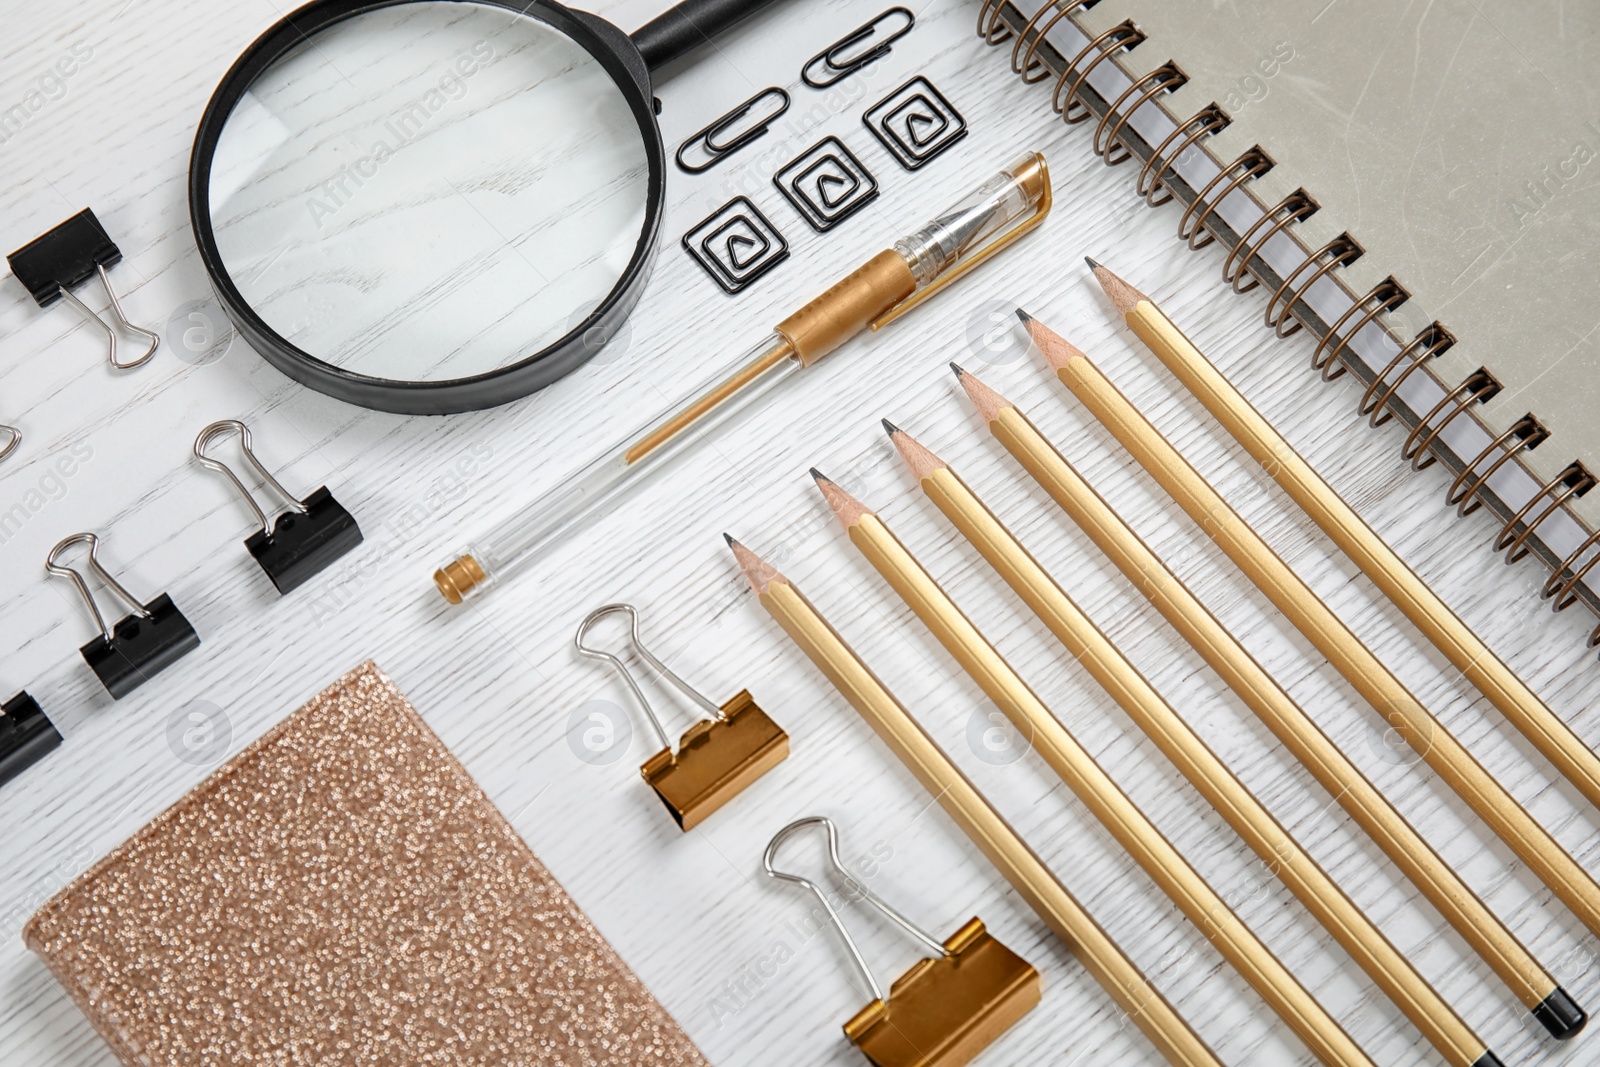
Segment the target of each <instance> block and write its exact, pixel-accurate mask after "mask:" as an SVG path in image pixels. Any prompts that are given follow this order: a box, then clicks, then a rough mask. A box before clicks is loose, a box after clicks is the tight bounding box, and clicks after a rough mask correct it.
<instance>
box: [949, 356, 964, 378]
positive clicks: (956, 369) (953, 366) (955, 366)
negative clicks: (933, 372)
mask: <svg viewBox="0 0 1600 1067" xmlns="http://www.w3.org/2000/svg"><path fill="white" fill-rule="evenodd" d="M950 371H951V373H953V374H954V375H955V376H956V380H957V381H960V380H961V376H962V375H964V374H966V373H967V372H966V371H964V370H962V369H961V364H959V363H957V362H955V361H954V360H951V361H950Z"/></svg>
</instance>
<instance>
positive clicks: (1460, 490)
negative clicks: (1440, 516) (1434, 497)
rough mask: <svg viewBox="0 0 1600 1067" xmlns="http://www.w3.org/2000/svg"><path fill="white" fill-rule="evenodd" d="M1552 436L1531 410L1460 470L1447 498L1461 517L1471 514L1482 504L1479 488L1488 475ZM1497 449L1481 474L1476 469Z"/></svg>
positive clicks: (1484, 483)
mask: <svg viewBox="0 0 1600 1067" xmlns="http://www.w3.org/2000/svg"><path fill="white" fill-rule="evenodd" d="M1549 436H1550V431H1549V430H1547V429H1545V428H1544V424H1543V423H1541V422H1540V421H1539V420H1538V419H1536V418H1534V416H1533V413H1532V412H1529V413H1528V414H1526V415H1524V416H1522V418H1520V419H1518V420H1517V421H1516V422H1514V423H1512V425H1511V429H1509V430H1507V431H1505V432H1504V433H1502V434H1501V435H1500V436H1499V437H1496V438H1495V439H1494V440H1493V441H1490V442H1489V443H1488V444H1487V445H1485V446H1484V449H1483V451H1482V452H1479V453H1478V455H1477V457H1476V458H1475V459H1473V461H1472V462H1471V463H1468V464H1467V465H1466V466H1465V467H1463V468H1462V469H1461V473H1460V474H1457V475H1456V476H1455V479H1454V480H1453V481H1451V483H1450V488H1448V489H1446V490H1445V494H1444V502H1445V503H1446V504H1448V505H1451V506H1453V507H1454V508H1455V509H1456V514H1457V515H1458V516H1460V517H1461V518H1466V517H1467V516H1468V515H1471V514H1472V513H1473V512H1474V511H1477V510H1478V508H1480V507H1482V506H1483V501H1481V500H1479V499H1477V496H1478V490H1479V489H1481V488H1483V487H1484V486H1485V485H1487V484H1488V482H1489V479H1490V478H1492V477H1494V472H1495V471H1497V470H1499V469H1500V468H1501V467H1503V466H1505V465H1506V464H1507V463H1509V462H1510V461H1511V459H1512V458H1513V457H1514V456H1516V455H1518V454H1519V453H1522V452H1528V451H1531V450H1532V449H1535V448H1537V447H1539V445H1541V444H1543V443H1544V440H1545V438H1547V437H1549ZM1497 451H1498V452H1499V453H1500V455H1499V457H1498V458H1496V459H1495V461H1494V462H1493V463H1491V464H1490V465H1489V469H1488V470H1486V471H1483V472H1482V473H1481V474H1480V473H1476V472H1477V470H1478V465H1479V464H1481V463H1482V462H1483V461H1484V460H1486V459H1488V458H1489V457H1490V456H1491V455H1493V454H1494V453H1495V452H1497Z"/></svg>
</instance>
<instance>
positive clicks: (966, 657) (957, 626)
mask: <svg viewBox="0 0 1600 1067" xmlns="http://www.w3.org/2000/svg"><path fill="white" fill-rule="evenodd" d="M849 534H850V540H851V542H852V543H853V544H854V545H855V546H856V547H857V548H858V549H860V550H861V554H862V555H864V556H865V557H866V558H867V560H868V562H870V563H871V564H872V565H873V567H874V568H875V569H876V570H877V571H878V573H879V574H881V575H882V576H883V577H884V579H885V580H887V581H888V582H889V584H890V585H891V586H893V587H894V589H895V591H896V592H897V593H899V594H900V596H901V598H902V599H903V600H905V602H906V603H907V604H908V605H909V606H910V607H911V609H912V611H914V612H915V613H916V614H917V617H918V618H920V619H921V620H922V621H923V623H924V624H925V625H927V627H928V628H929V629H930V630H932V631H933V633H934V636H936V637H937V638H938V639H939V642H940V644H942V645H944V647H945V649H946V650H947V651H948V652H949V653H950V654H951V656H953V657H954V658H955V660H956V661H957V662H958V663H960V664H961V666H962V668H963V669H964V670H965V671H966V672H967V674H969V675H970V676H971V677H972V679H973V680H974V681H976V682H977V683H978V685H979V686H980V687H981V688H982V689H983V691H984V692H985V693H986V694H987V695H988V697H989V699H990V700H993V701H994V702H995V704H996V705H997V706H998V707H999V708H1000V710H1001V711H1002V712H1004V713H1005V715H1006V716H1007V718H1009V719H1010V720H1011V721H1012V722H1013V723H1014V724H1015V725H1016V727H1017V729H1018V730H1020V731H1022V733H1023V736H1025V737H1028V738H1030V739H1031V740H1032V743H1033V747H1034V748H1035V749H1036V750H1037V751H1038V752H1039V754H1040V755H1041V756H1043V757H1044V760H1045V762H1046V763H1048V764H1050V766H1051V768H1052V769H1054V770H1055V772H1056V773H1057V774H1058V775H1060V777H1061V779H1062V781H1064V782H1065V783H1066V784H1067V786H1068V788H1070V789H1071V790H1072V791H1073V793H1074V794H1076V795H1077V797H1078V798H1079V799H1080V800H1081V801H1083V803H1084V805H1085V806H1086V807H1088V808H1089V810H1090V811H1091V812H1093V813H1094V815H1095V817H1096V818H1097V819H1099V820H1100V822H1101V824H1102V825H1104V826H1105V828H1106V829H1107V830H1108V831H1110V833H1111V835H1112V836H1113V837H1115V838H1116V839H1117V842H1118V843H1119V844H1121V845H1122V847H1123V848H1124V849H1126V850H1127V851H1128V853H1129V855H1131V856H1132V857H1133V858H1134V860H1135V861H1137V862H1138V864H1139V866H1141V867H1142V868H1144V870H1145V872H1146V873H1147V874H1148V875H1149V876H1150V878H1151V880H1152V881H1154V882H1155V883H1156V885H1157V886H1159V887H1160V888H1161V890H1162V891H1163V892H1165V893H1166V894H1167V896H1168V897H1170V898H1171V899H1172V902H1173V903H1174V904H1176V905H1178V907H1179V908H1180V909H1181V910H1182V911H1183V913H1184V914H1185V915H1186V916H1188V918H1189V921H1190V922H1192V923H1194V924H1195V926H1197V927H1199V928H1200V930H1201V931H1202V932H1203V933H1204V934H1205V935H1206V937H1207V938H1208V939H1210V941H1211V942H1212V944H1214V945H1216V946H1217V949H1218V951H1220V952H1221V953H1222V955H1223V957H1224V958H1226V959H1227V960H1228V962H1229V963H1230V964H1232V965H1233V967H1234V969H1235V970H1237V971H1238V972H1239V974H1240V975H1241V976H1242V977H1243V978H1244V979H1245V981H1247V982H1249V983H1250V985H1251V986H1252V987H1253V988H1254V989H1255V990H1256V992H1257V993H1259V994H1260V995H1261V997H1262V999H1263V1000H1265V1001H1266V1002H1267V1004H1268V1005H1270V1006H1271V1007H1272V1009H1273V1010H1274V1011H1275V1012H1277V1014H1278V1015H1279V1017H1280V1018H1282V1019H1283V1021H1284V1022H1285V1023H1287V1024H1288V1025H1289V1027H1290V1028H1291V1029H1293V1030H1294V1032H1295V1033H1296V1034H1298V1035H1299V1036H1300V1038H1301V1040H1302V1041H1304V1042H1305V1043H1306V1045H1307V1047H1309V1048H1310V1049H1311V1051H1312V1052H1313V1053H1314V1054H1315V1055H1316V1056H1317V1058H1318V1059H1319V1060H1321V1061H1322V1062H1323V1063H1324V1064H1328V1065H1330V1067H1332V1065H1339V1064H1342V1065H1355V1064H1363V1065H1365V1064H1370V1063H1371V1061H1370V1060H1369V1059H1368V1058H1367V1056H1366V1054H1365V1053H1364V1052H1362V1051H1361V1048H1360V1046H1358V1045H1357V1044H1356V1043H1355V1042H1354V1041H1353V1040H1352V1039H1351V1038H1350V1036H1349V1035H1348V1034H1346V1033H1345V1032H1344V1030H1343V1029H1342V1028H1341V1027H1340V1026H1339V1024H1338V1022H1337V1021H1336V1020H1335V1019H1334V1018H1333V1016H1331V1015H1329V1014H1328V1012H1327V1011H1326V1009H1324V1008H1323V1007H1322V1005H1321V1004H1319V1003H1317V1001H1316V999H1315V998H1314V997H1312V995H1311V994H1310V993H1309V992H1308V991H1307V990H1306V989H1305V987H1304V986H1302V985H1301V984H1300V982H1299V981H1298V980H1297V979H1296V978H1295V977H1294V975H1293V974H1291V973H1290V972H1289V970H1288V968H1286V967H1284V965H1283V964H1282V963H1281V962H1279V960H1278V958H1277V957H1276V956H1274V955H1273V954H1272V952H1271V950H1270V949H1268V948H1267V946H1266V945H1265V944H1263V943H1262V942H1261V940H1260V939H1259V938H1257V937H1256V936H1255V934H1254V933H1252V932H1251V930H1250V928H1249V927H1247V926H1245V924H1244V923H1243V922H1241V921H1240V920H1239V917H1238V916H1237V915H1235V914H1234V913H1233V911H1232V909H1230V908H1229V907H1228V905H1227V904H1226V902H1224V901H1223V899H1222V897H1221V896H1220V895H1219V894H1218V893H1217V892H1216V890H1214V889H1212V888H1211V886H1210V885H1209V884H1207V882H1206V881H1205V879H1204V878H1202V877H1201V876H1200V874H1199V872H1197V871H1196V870H1195V869H1194V868H1193V867H1191V866H1190V865H1189V863H1188V861H1187V860H1185V859H1184V858H1183V856H1182V855H1181V854H1180V853H1179V852H1178V850H1177V849H1175V848H1173V846H1172V843H1171V842H1169V841H1168V840H1167V839H1166V838H1165V837H1164V836H1163V835H1162V834H1161V831H1160V830H1158V829H1157V828H1156V827H1155V825H1154V824H1153V823H1151V822H1150V820H1149V819H1148V818H1147V817H1146V816H1145V814H1144V813H1143V812H1142V811H1140V810H1139V808H1138V807H1137V806H1136V805H1135V804H1134V803H1133V801H1132V800H1130V799H1129V798H1128V796H1127V795H1126V794H1125V793H1123V792H1122V790H1121V789H1120V788H1118V786H1117V784H1116V783H1115V782H1114V781H1112V780H1111V777H1110V776H1109V775H1107V774H1106V772H1105V771H1104V770H1102V769H1101V768H1100V765H1099V764H1097V763H1096V762H1095V761H1094V758H1093V757H1092V756H1090V755H1089V753H1088V752H1087V751H1086V750H1085V749H1084V748H1083V746H1082V745H1080V744H1079V743H1078V740H1077V738H1075V737H1073V736H1072V734H1071V733H1070V732H1069V731H1068V730H1067V729H1066V727H1064V726H1063V725H1062V724H1061V722H1060V721H1059V720H1058V719H1057V718H1056V717H1055V716H1054V715H1052V714H1051V713H1050V711H1049V709H1048V708H1046V707H1045V705H1044V704H1043V703H1042V702H1041V701H1040V700H1039V698H1038V697H1037V696H1035V695H1034V693H1033V691H1032V690H1031V689H1029V688H1028V686H1027V684H1026V683H1024V682H1023V681H1022V679H1021V678H1020V677H1018V675H1017V673H1016V672H1015V671H1014V670H1012V668H1011V666H1010V664H1008V663H1007V662H1006V661H1005V660H1004V659H1003V658H1002V657H1001V656H1000V654H999V653H998V652H996V651H995V649H994V647H993V646H992V645H990V644H989V643H988V641H986V640H985V639H984V637H983V635H982V634H980V633H979V632H978V630H977V628H976V627H975V626H973V625H972V623H971V622H970V621H969V620H968V619H967V617H966V616H965V615H963V614H962V613H961V611H960V609H959V608H957V607H956V606H955V604H954V603H953V602H952V601H951V600H950V598H949V597H948V596H946V595H945V593H944V590H942V589H941V588H939V586H938V584H937V583H936V582H934V580H933V579H932V578H931V577H930V576H929V575H928V573H927V571H925V570H923V569H922V567H921V566H920V565H919V564H918V563H917V561H916V560H915V559H914V558H912V556H911V553H910V552H908V551H907V550H906V549H905V547H904V546H903V545H901V544H900V542H899V541H898V540H896V539H895V537H894V535H893V534H892V533H890V532H889V528H888V527H887V526H885V525H884V524H883V522H882V521H881V520H880V519H879V518H878V517H877V516H876V515H873V514H871V513H867V514H865V515H864V516H862V517H861V518H860V520H859V521H857V522H855V523H854V524H853V525H852V526H850V528H849Z"/></svg>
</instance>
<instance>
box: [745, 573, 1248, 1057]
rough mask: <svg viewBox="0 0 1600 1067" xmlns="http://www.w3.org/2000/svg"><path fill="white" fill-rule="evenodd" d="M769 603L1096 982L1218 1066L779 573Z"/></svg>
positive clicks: (1148, 1023)
mask: <svg viewBox="0 0 1600 1067" xmlns="http://www.w3.org/2000/svg"><path fill="white" fill-rule="evenodd" d="M759 599H760V601H761V605H762V606H763V607H764V608H766V609H767V611H768V613H769V614H771V615H772V617H773V619H774V620H776V621H777V623H778V625H779V626H781V627H782V628H783V630H784V632H785V633H787V634H788V635H789V636H790V637H791V638H792V639H793V640H794V642H795V644H797V645H799V646H800V649H801V651H803V652H804V653H805V654H806V656H807V657H808V658H809V659H810V660H811V662H813V663H815V664H816V665H817V668H818V669H819V670H821V671H822V673H823V674H825V675H826V676H827V677H828V680H829V681H830V682H832V683H833V685H834V687H835V688H837V689H838V690H839V692H840V693H841V694H842V695H843V696H844V698H845V699H846V700H848V701H849V702H850V706H851V707H853V708H855V709H856V711H857V712H858V713H859V714H860V715H861V717H862V718H863V719H865V720H866V721H867V724H868V725H869V726H871V727H872V729H873V731H874V732H875V733H877V735H878V736H879V737H880V738H882V739H883V741H884V743H885V744H886V745H888V746H889V748H890V750H892V751H893V752H894V754H895V755H896V756H897V757H899V759H900V762H902V763H903V764H905V766H906V768H907V769H908V770H909V771H911V773H912V774H913V775H915V776H916V779H917V781H919V782H921V783H922V786H923V788H925V789H926V790H927V791H928V794H929V795H930V796H932V797H934V798H935V799H936V800H937V801H938V802H939V806H940V807H942V808H943V809H944V810H945V812H946V813H948V814H949V816H950V817H951V818H952V819H953V820H955V823H956V825H957V826H959V827H961V830H962V832H963V833H965V834H966V835H967V837H968V838H969V839H970V840H971V841H972V843H973V844H974V845H976V846H977V847H978V849H979V851H981V852H982V853H983V854H984V855H985V856H986V857H988V859H989V862H990V863H993V864H994V866H995V868H996V869H997V870H999V872H1000V873H1001V875H1003V876H1004V877H1005V879H1006V881H1007V882H1009V883H1011V886H1012V888H1014V889H1015V890H1016V891H1017V893H1018V894H1019V895H1020V896H1021V897H1022V899H1024V900H1026V901H1027V902H1028V906H1029V907H1031V908H1032V909H1033V910H1034V912H1035V913H1037V914H1038V916H1039V918H1041V919H1043V920H1044V922H1045V923H1046V924H1047V925H1048V926H1049V927H1050V929H1051V930H1053V931H1055V934H1056V936H1057V937H1059V938H1061V940H1062V941H1063V942H1064V943H1065V944H1066V945H1067V947H1068V948H1069V949H1071V950H1072V952H1073V954H1074V956H1076V957H1077V959H1078V961H1079V962H1080V963H1082V964H1083V966H1084V969H1085V970H1087V971H1088V972H1089V974H1090V975H1091V976H1092V977H1093V978H1094V980H1095V981H1097V982H1098V983H1100V985H1101V986H1102V987H1103V988H1104V989H1105V990H1106V992H1107V993H1109V994H1110V995H1111V998H1112V999H1113V1000H1114V1001H1116V1003H1117V1004H1118V1006H1120V1007H1121V1008H1122V1010H1123V1011H1125V1012H1127V1013H1128V1017H1129V1018H1130V1019H1132V1021H1133V1023H1134V1025H1135V1026H1137V1027H1138V1028H1139V1029H1140V1030H1141V1031H1142V1032H1143V1033H1144V1034H1145V1036H1146V1037H1148V1038H1149V1039H1150V1040H1151V1042H1152V1043H1153V1044H1154V1045H1155V1046H1156V1048H1157V1049H1158V1050H1159V1051H1160V1052H1161V1054H1162V1056H1164V1057H1165V1058H1166V1060H1167V1062H1168V1063H1170V1064H1172V1065H1173V1067H1222V1065H1221V1061H1220V1060H1218V1059H1217V1057H1216V1054H1215V1053H1213V1052H1212V1051H1211V1049H1209V1048H1208V1047H1207V1046H1206V1044H1205V1042H1204V1041H1202V1040H1201V1039H1200V1037H1199V1035H1197V1034H1196V1033H1195V1032H1194V1031H1193V1030H1192V1029H1191V1028H1190V1027H1189V1024H1188V1023H1186V1022H1184V1020H1183V1018H1182V1017H1181V1016H1180V1015H1178V1013H1177V1012H1176V1011H1175V1010H1174V1009H1173V1007H1172V1005H1171V1004H1169V1003H1168V1002H1167V1000H1166V999H1165V998H1164V997H1162V995H1161V994H1160V993H1159V992H1157V991H1156V989H1155V988H1154V987H1153V986H1151V985H1150V983H1149V981H1148V980H1147V979H1146V978H1145V976H1144V975H1143V974H1141V973H1140V971H1139V969H1138V968H1137V967H1136V966H1135V965H1134V964H1133V962H1132V961H1131V960H1129V959H1128V957H1127V956H1126V955H1124V954H1123V952H1122V950H1121V949H1119V948H1118V947H1117V946H1116V944H1115V943H1114V942H1113V941H1112V940H1111V939H1110V938H1109V937H1107V936H1106V933H1105V931H1103V930H1102V929H1100V926H1099V925H1098V924H1097V923H1096V922H1095V921H1094V919H1092V918H1091V917H1090V916H1089V914H1088V912H1086V911H1084V910H1083V906H1082V905H1080V904H1079V903H1078V901H1077V900H1076V899H1074V898H1073V896H1072V894H1071V893H1069V892H1068V891H1067V889H1066V887H1065V886H1063V885H1062V884H1061V882H1060V881H1059V880H1058V879H1057V878H1056V877H1055V875H1053V874H1052V873H1051V872H1050V870H1049V868H1047V867H1046V866H1045V865H1044V861H1042V860H1041V859H1039V857H1038V856H1037V855H1035V854H1034V852H1033V851H1032V850H1031V849H1029V848H1028V846H1027V845H1026V844H1025V843H1024V842H1023V840H1022V838H1021V837H1019V836H1018V835H1017V832H1016V831H1015V830H1013V829H1012V828H1011V826H1010V825H1009V824H1008V823H1007V822H1006V821H1005V819H1004V818H1002V817H1001V816H1000V814H999V813H998V812H997V811H995V809H994V807H993V806H992V805H991V804H990V803H989V802H988V800H986V799H985V798H984V796H983V794H982V793H980V792H978V790H977V788H976V787H975V786H974V785H973V784H972V783H971V782H970V781H968V780H967V778H966V777H965V776H964V775H963V774H962V773H961V772H960V770H958V769H957V768H956V765H955V764H954V763H953V762H951V760H950V757H949V756H947V755H945V753H944V751H943V750H942V749H940V748H939V746H938V745H937V744H935V743H934V741H933V739H932V738H931V737H929V736H928V735H927V733H926V732H925V731H924V730H923V729H922V728H921V727H920V726H919V725H918V724H917V723H916V721H915V720H914V719H912V717H911V715H910V714H909V713H908V712H907V711H906V710H905V708H904V707H902V706H901V705H900V703H899V702H898V701H896V700H895V698H894V697H893V696H892V695H891V694H890V693H889V691H888V690H887V689H886V688H884V686H883V683H882V682H880V681H878V679H877V678H876V677H875V676H874V675H873V674H872V672H871V671H870V670H868V669H867V667H866V665H865V664H864V663H862V662H861V660H860V658H859V657H858V656H857V655H856V654H855V652H854V651H853V650H852V649H851V648H850V647H849V646H848V645H847V644H845V642H844V639H843V638H841V637H840V636H839V635H838V634H837V633H835V632H834V630H833V628H832V627H830V626H829V625H828V624H827V622H826V621H824V620H823V618H822V616H821V615H820V614H818V613H817V610H816V609H815V608H813V607H812V606H811V604H810V603H809V602H808V601H807V600H806V599H805V597H803V596H802V595H801V594H800V592H799V590H797V589H795V588H794V587H793V586H792V585H790V584H789V582H788V581H787V580H785V579H779V580H777V581H774V582H772V583H771V584H769V585H767V587H766V588H765V589H764V590H763V591H762V592H761V593H760V594H759Z"/></svg>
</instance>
